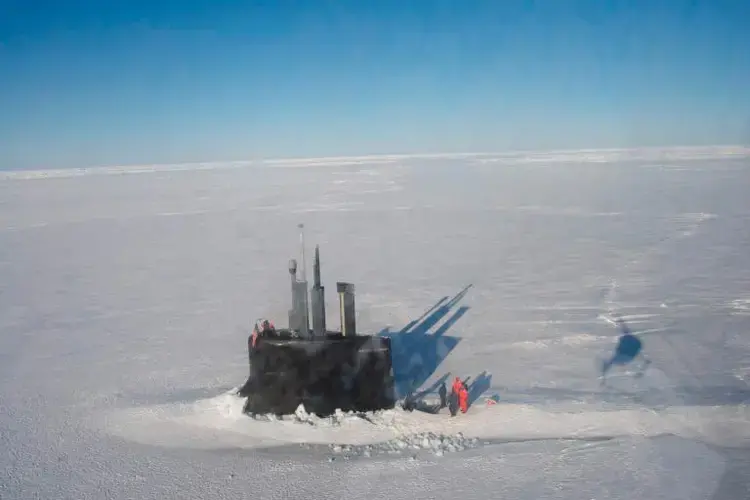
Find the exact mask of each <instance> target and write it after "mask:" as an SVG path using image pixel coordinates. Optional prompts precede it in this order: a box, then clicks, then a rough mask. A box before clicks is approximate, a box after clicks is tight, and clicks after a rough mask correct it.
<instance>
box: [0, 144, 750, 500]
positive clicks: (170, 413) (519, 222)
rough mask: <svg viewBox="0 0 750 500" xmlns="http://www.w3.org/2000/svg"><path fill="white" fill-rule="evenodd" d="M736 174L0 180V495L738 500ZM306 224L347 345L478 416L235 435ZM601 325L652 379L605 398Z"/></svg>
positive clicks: (619, 158) (728, 167) (588, 161)
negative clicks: (369, 336)
mask: <svg viewBox="0 0 750 500" xmlns="http://www.w3.org/2000/svg"><path fill="white" fill-rule="evenodd" d="M730 153H731V154H730ZM749 156H750V155H748V151H747V150H736V151H727V150H721V149H703V150H684V149H681V150H664V151H619V152H613V151H609V152H596V151H586V152H577V153H554V154H527V155H524V154H516V155H463V156H460V155H456V156H452V157H451V156H435V157H419V156H411V157H407V156H383V157H368V158H350V159H317V160H295V161H292V160H285V161H275V162H272V161H266V162H260V161H258V162H245V163H235V164H229V163H227V164H206V165H176V166H164V167H140V168H131V169H127V168H109V169H77V170H60V171H34V172H30V171H26V172H4V173H0V450H2V451H1V452H0V498H1V499H3V500H10V499H32V498H42V499H55V500H58V499H102V498H112V499H115V498H133V499H154V500H156V499H159V500H161V499H167V498H175V499H176V498H179V499H193V498H195V499H223V498H226V499H229V498H248V499H265V498H275V499H282V498H304V499H318V498H320V499H333V498H347V499H352V498H367V499H381V498H382V499H390V500H398V499H410V500H413V499H415V498H425V499H442V498H451V499H456V498H461V499H462V500H470V499H487V498H498V499H501V498H502V499H575V500H580V499H603V498H608V499H650V498H659V499H680V500H686V499H687V500H699V499H727V500H730V499H731V500H740V499H745V498H750V410H749V409H748V408H749V406H748V405H750V194H749V193H750V159H749ZM298 223H304V224H305V226H306V238H307V242H308V249H310V250H312V248H313V245H314V244H315V243H318V244H320V245H321V257H322V268H323V280H324V285H326V286H327V300H328V304H327V312H328V314H329V317H328V322H329V324H330V325H333V326H337V325H338V304H337V301H336V297H335V293H334V290H335V286H334V285H335V281H336V280H342V281H351V282H353V283H355V284H356V286H357V309H358V318H357V321H358V325H357V326H358V329H359V330H360V331H367V332H372V333H375V332H383V333H384V334H392V335H402V334H401V333H400V332H401V330H402V329H404V328H405V327H406V326H407V325H411V326H412V329H414V328H415V325H416V328H417V329H421V331H420V335H424V336H431V335H433V336H437V337H440V340H439V341H440V342H446V343H448V344H449V345H450V346H451V347H453V349H452V350H451V351H450V352H449V353H448V354H447V356H445V359H443V360H442V362H441V363H439V364H438V365H437V366H436V367H435V366H429V367H428V368H425V370H426V371H427V372H428V373H426V375H429V377H426V378H425V383H424V384H423V386H422V389H424V390H429V389H430V388H431V387H432V386H433V385H434V382H435V381H437V380H440V378H441V377H445V376H448V377H450V379H452V378H453V377H454V376H456V375H458V376H460V377H462V378H465V377H471V381H481V384H479V383H478V384H476V386H475V391H474V398H473V399H474V401H473V404H472V406H471V408H470V410H469V413H468V414H466V415H459V416H457V417H455V418H450V417H449V416H448V415H447V414H445V413H440V414H438V415H429V414H426V413H422V412H412V413H409V412H404V411H403V410H399V409H396V410H392V411H386V412H378V413H375V414H370V415H364V416H357V415H337V416H334V417H331V418H328V419H317V418H312V417H310V416H307V415H305V414H302V413H300V414H299V415H295V416H289V417H285V418H283V419H280V420H279V419H263V418H259V419H253V418H250V417H248V416H245V415H243V414H242V412H241V409H242V401H241V400H240V399H238V398H237V397H236V396H234V395H233V388H236V387H238V386H239V385H241V384H242V383H243V382H244V381H245V378H246V376H247V371H248V370H247V353H246V340H247V335H248V333H249V329H250V328H251V325H252V323H253V321H254V320H255V319H257V318H258V317H268V318H271V319H274V320H275V321H276V322H277V324H286V314H287V309H288V307H289V300H290V297H289V284H288V275H287V270H286V269H287V262H288V260H289V259H290V258H296V257H298V234H297V229H296V225H297V224H298ZM469 284H471V285H472V287H471V288H470V289H469V290H468V292H467V293H466V294H465V296H463V297H461V298H460V300H458V301H457V303H455V304H452V308H450V309H448V308H444V309H442V310H441V311H442V313H441V315H440V316H439V317H437V316H436V317H434V319H437V320H438V321H428V324H425V323H424V319H425V317H424V314H425V312H426V311H428V310H430V308H432V307H433V306H435V305H436V304H438V306H439V305H441V304H445V302H440V301H441V299H443V298H444V297H448V299H450V298H451V297H453V296H454V295H456V294H457V293H458V292H459V291H460V290H462V289H463V288H464V287H465V286H467V285H469ZM613 316H619V317H622V318H623V319H624V320H625V321H626V323H627V325H628V326H629V327H630V328H631V330H632V331H633V332H634V333H636V334H637V335H639V336H640V337H641V339H642V340H643V343H644V348H643V350H644V353H645V354H646V355H647V356H648V357H649V359H650V360H651V364H650V366H648V368H647V369H646V370H645V371H644V372H643V373H639V371H638V364H637V363H634V364H633V365H632V366H630V365H628V366H618V367H615V368H613V369H612V371H611V372H610V374H609V376H608V377H607V380H606V383H605V384H602V383H601V382H602V381H601V380H600V378H599V367H600V365H601V362H602V360H604V359H606V358H607V357H609V356H610V355H611V354H612V352H613V350H614V347H615V345H616V343H617V339H618V337H619V336H620V335H621V331H620V330H619V329H618V328H617V327H616V326H614V325H613V324H612V323H611V322H609V321H608V318H611V317H613ZM427 317H429V314H428V315H427ZM415 322H416V323H415ZM428 326H429V328H427V327H428ZM437 337H436V338H437ZM414 354H415V356H414V357H413V359H411V361H410V362H412V363H417V364H419V363H420V357H419V354H420V353H418V352H417V353H414ZM432 364H434V363H432ZM397 368H398V367H397ZM433 368H434V369H433ZM399 369H400V368H399ZM450 379H449V380H450ZM428 392H429V391H428ZM490 395H497V397H498V398H499V402H498V404H495V405H488V404H487V403H486V397H488V396H490ZM427 397H428V398H433V397H434V395H433V394H431V393H428V394H427Z"/></svg>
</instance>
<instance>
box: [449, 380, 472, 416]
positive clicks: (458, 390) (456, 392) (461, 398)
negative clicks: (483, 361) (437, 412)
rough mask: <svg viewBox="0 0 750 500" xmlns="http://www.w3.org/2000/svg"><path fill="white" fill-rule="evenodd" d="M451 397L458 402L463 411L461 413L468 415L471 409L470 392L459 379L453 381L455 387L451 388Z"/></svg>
mask: <svg viewBox="0 0 750 500" xmlns="http://www.w3.org/2000/svg"><path fill="white" fill-rule="evenodd" d="M451 397H452V398H455V399H457V400H458V407H459V408H460V409H461V413H466V412H467V410H468V409H469V391H468V389H467V388H466V384H464V382H463V380H461V379H460V378H458V377H456V378H455V379H453V386H452V387H451ZM455 399H454V400H455ZM451 414H453V412H451Z"/></svg>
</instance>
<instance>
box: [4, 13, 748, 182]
mask: <svg viewBox="0 0 750 500" xmlns="http://www.w3.org/2000/svg"><path fill="white" fill-rule="evenodd" d="M749 50H750V2H747V1H746V0H737V1H728V0H726V1H724V0H703V1H701V0H694V1H680V0H671V1H669V0H629V1H624V0H623V1H607V0H581V1H578V0H548V1H537V2H532V1H514V0H487V1H478V0H477V1H471V0H456V1H443V0H414V1H412V0H371V1H370V0H351V1H347V0H337V1H333V0H331V1H327V0H319V1H303V0H301V1H296V2H292V1H286V0H277V1H255V2H251V1H245V2H240V1H227V0H214V1H198V0H181V1H173V0H163V1H159V0H150V1H146V0H129V1H121V0H106V1H102V0H88V1H85V0H66V1H63V0H46V1H36V2H33V1H30V0H0V169H8V168H36V167H42V168H59V167H70V166H93V165H113V164H114V165H122V164H133V163H170V162H190V161H208V160H235V159H251V158H258V157H292V156H327V155H350V154H375V153H409V152H460V151H501V150H509V149H552V148H555V149H556V148H581V147H623V146H624V147H630V146H650V145H691V144H701V145H702V144H739V143H747V142H748V141H750V90H748V89H750V54H749V53H748V51H749Z"/></svg>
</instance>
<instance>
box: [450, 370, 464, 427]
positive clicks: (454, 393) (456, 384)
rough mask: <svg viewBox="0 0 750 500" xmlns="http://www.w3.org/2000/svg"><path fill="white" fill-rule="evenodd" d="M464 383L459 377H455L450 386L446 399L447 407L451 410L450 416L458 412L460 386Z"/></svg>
mask: <svg viewBox="0 0 750 500" xmlns="http://www.w3.org/2000/svg"><path fill="white" fill-rule="evenodd" d="M463 385H464V383H463V382H462V381H461V379H460V378H458V377H456V378H454V379H453V386H452V387H451V397H450V400H449V401H448V409H449V410H450V412H451V417H455V416H456V413H458V408H459V405H460V404H461V396H460V395H461V387H463Z"/></svg>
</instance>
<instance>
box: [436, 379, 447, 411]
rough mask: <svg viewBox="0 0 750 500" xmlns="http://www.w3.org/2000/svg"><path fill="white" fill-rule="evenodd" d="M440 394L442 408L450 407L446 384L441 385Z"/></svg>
mask: <svg viewBox="0 0 750 500" xmlns="http://www.w3.org/2000/svg"><path fill="white" fill-rule="evenodd" d="M438 394H439V395H440V408H441V409H442V408H445V407H446V406H448V389H446V387H445V382H443V383H442V384H440V389H438Z"/></svg>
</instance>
